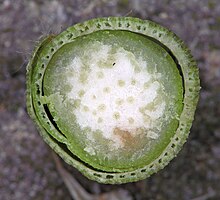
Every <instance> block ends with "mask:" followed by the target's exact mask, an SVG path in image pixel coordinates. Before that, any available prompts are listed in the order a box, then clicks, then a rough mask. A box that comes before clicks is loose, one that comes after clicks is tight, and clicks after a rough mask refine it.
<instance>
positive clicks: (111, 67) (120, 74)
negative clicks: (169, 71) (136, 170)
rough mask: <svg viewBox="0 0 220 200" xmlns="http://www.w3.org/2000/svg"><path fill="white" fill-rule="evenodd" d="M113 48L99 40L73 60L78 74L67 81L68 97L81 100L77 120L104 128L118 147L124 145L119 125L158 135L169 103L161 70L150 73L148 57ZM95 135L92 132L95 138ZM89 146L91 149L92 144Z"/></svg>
mask: <svg viewBox="0 0 220 200" xmlns="http://www.w3.org/2000/svg"><path fill="white" fill-rule="evenodd" d="M94 45H96V46H97V44H94ZM113 50H114V49H113V47H112V46H110V45H103V44H102V45H100V44H99V48H98V49H97V48H96V50H94V51H88V52H84V54H83V55H81V56H80V57H75V58H74V59H73V60H72V63H71V68H72V70H73V71H74V75H73V76H71V77H69V78H68V80H67V81H68V83H69V84H71V85H72V86H73V87H72V90H71V92H69V93H68V98H70V99H73V100H75V101H76V102H77V104H76V105H77V106H76V107H74V109H73V112H74V115H75V117H76V120H77V123H78V124H79V125H80V127H81V128H87V127H89V128H91V130H92V131H97V130H100V131H101V132H102V134H103V137H104V138H106V139H110V140H112V141H113V144H114V147H115V148H120V147H123V145H124V143H123V141H122V140H121V139H120V137H118V135H117V134H115V130H116V129H117V130H122V131H128V132H129V133H130V134H138V133H139V131H137V130H140V129H144V130H148V131H146V134H148V135H147V136H148V137H150V138H152V139H156V138H157V137H158V133H156V132H154V131H152V130H153V128H154V126H156V122H155V121H157V120H158V119H159V118H160V117H162V116H163V113H164V110H165V106H166V104H165V101H163V100H161V99H162V98H161V97H160V98H159V96H160V95H161V94H159V90H160V91H161V90H162V86H161V84H160V83H159V82H158V80H159V78H160V74H156V73H154V74H150V73H149V72H148V71H147V61H144V60H142V59H141V58H136V57H135V56H134V54H132V53H131V52H128V51H126V50H124V49H123V48H118V49H116V50H114V51H113ZM88 57H89V62H88ZM86 60H87V61H86ZM88 65H89V66H88ZM153 102H156V106H155V104H154V103H153ZM91 137H92V135H88V138H90V139H91V140H92V138H91ZM85 150H86V151H89V152H90V153H91V148H86V149H85Z"/></svg>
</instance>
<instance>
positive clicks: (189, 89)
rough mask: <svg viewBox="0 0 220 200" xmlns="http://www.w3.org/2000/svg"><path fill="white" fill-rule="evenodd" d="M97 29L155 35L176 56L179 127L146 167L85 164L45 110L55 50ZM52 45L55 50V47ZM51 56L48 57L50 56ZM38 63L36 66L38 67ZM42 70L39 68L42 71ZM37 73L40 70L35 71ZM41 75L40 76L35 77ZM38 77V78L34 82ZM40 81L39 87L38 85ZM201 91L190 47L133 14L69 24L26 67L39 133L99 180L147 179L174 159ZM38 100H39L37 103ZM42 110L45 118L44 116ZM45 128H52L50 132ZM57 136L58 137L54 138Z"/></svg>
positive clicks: (30, 103)
mask: <svg viewBox="0 0 220 200" xmlns="http://www.w3.org/2000/svg"><path fill="white" fill-rule="evenodd" d="M97 30H128V31H132V32H135V33H140V34H144V35H147V36H149V37H152V38H154V39H156V40H157V41H159V42H160V43H162V44H163V45H164V46H166V47H167V48H168V49H169V50H170V51H171V52H172V54H173V55H174V56H175V58H176V59H177V61H178V63H179V65H180V66H181V70H182V73H183V77H184V88H185V93H184V100H183V103H184V107H183V111H182V114H181V116H180V122H179V127H178V128H177V130H176V133H175V135H174V136H173V137H172V138H171V140H170V143H169V144H168V145H167V147H166V148H165V149H164V150H163V152H162V153H161V154H160V156H158V157H157V159H155V160H154V161H153V162H151V163H149V164H148V165H146V166H145V167H142V168H140V169H137V170H133V171H129V172H117V173H116V172H115V173H114V172H113V173H111V172H108V173H106V172H102V171H98V170H96V169H94V168H92V167H89V166H87V165H85V164H84V163H83V162H81V161H79V160H78V159H77V158H75V157H74V156H73V155H72V154H71V153H70V152H69V151H67V150H66V148H65V147H64V146H63V145H62V143H64V144H68V141H67V139H66V137H65V136H64V135H63V134H61V133H59V132H58V131H56V129H55V127H54V126H53V124H52V123H51V122H50V121H49V118H48V117H47V116H46V113H45V112H44V108H43V104H42V101H43V100H42V99H41V98H40V96H41V95H42V90H41V84H42V83H41V80H42V75H40V73H41V74H43V73H44V70H45V67H42V66H41V64H44V66H47V63H48V62H49V60H50V58H51V56H52V55H53V53H54V52H55V51H56V50H57V49H59V48H60V47H61V46H62V45H63V44H65V43H68V42H71V40H72V39H73V38H76V37H78V36H82V35H86V34H89V33H91V32H93V31H97ZM52 48H53V49H54V50H52ZM47 56H49V58H47ZM35 65H36V66H35ZM39 69H40V70H39ZM36 72H38V73H36ZM35 76H38V77H35ZM33 80H38V81H33ZM36 84H38V86H36ZM199 90H200V82H199V74H198V68H197V66H196V63H195V61H194V60H193V58H192V56H191V54H190V52H189V50H188V49H187V48H186V47H185V45H184V44H183V42H182V41H181V40H180V39H179V38H178V37H177V36H176V35H175V34H173V33H172V32H170V31H169V30H167V29H165V28H164V27H161V26H160V25H158V24H155V23H153V22H151V21H146V20H145V21H143V20H140V19H136V18H130V17H110V18H100V19H94V20H90V21H87V22H85V23H83V24H77V25H75V26H73V27H70V28H69V29H67V30H66V31H64V32H63V33H61V34H60V35H58V36H57V37H56V39H55V40H51V37H50V36H49V37H47V38H45V39H44V40H43V41H42V42H41V43H40V44H39V46H38V47H37V48H36V49H35V52H34V54H33V57H32V59H31V61H30V62H29V64H28V66H27V108H28V112H29V114H30V116H31V118H32V119H33V120H34V121H35V123H36V124H37V127H38V129H39V132H40V134H41V135H42V137H43V138H44V140H45V141H46V142H47V143H48V144H49V145H50V146H51V148H53V149H54V151H56V152H57V153H58V154H59V155H60V156H61V157H62V158H63V159H64V160H65V161H66V162H67V163H69V164H71V165H72V166H74V167H76V168H77V169H78V170H79V171H81V172H82V173H83V174H84V175H85V176H87V177H88V178H90V179H92V180H96V181H98V182H100V183H110V184H116V183H126V182H133V181H138V180H141V179H145V178H146V177H148V176H150V175H151V174H153V173H155V172H157V171H159V170H160V169H162V168H163V167H165V166H166V165H167V164H168V163H169V161H170V160H171V159H173V158H174V157H175V156H176V154H177V153H178V152H179V151H180V149H181V148H182V146H183V144H184V143H185V141H186V139H187V137H188V134H189V130H190V127H191V124H192V121H193V118H194V112H195V109H196V105H197V102H198V97H199ZM38 101H39V103H38ZM42 112H44V114H43V115H45V117H44V118H43V117H42ZM46 130H49V131H48V132H47V131H46ZM55 138H56V139H55Z"/></svg>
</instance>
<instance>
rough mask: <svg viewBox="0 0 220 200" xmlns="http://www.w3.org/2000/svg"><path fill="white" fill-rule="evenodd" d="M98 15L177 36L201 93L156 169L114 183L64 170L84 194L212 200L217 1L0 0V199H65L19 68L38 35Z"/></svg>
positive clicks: (215, 185) (218, 103) (218, 188)
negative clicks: (145, 23) (181, 138)
mask: <svg viewBox="0 0 220 200" xmlns="http://www.w3.org/2000/svg"><path fill="white" fill-rule="evenodd" d="M101 16H135V17H140V18H142V19H150V20H154V21H155V22H158V23H160V24H162V25H164V26H166V27H168V28H169V29H171V30H172V31H174V32H175V33H176V34H177V35H179V36H180V37H181V38H182V39H183V40H184V41H185V42H186V44H187V45H188V46H189V48H190V49H191V51H192V54H193V55H194V57H195V59H196V60H197V62H198V66H199V68H200V76H201V85H202V91H201V97H200V102H199V106H198V109H197V112H196V116H195V121H194V124H193V128H192V130H191V134H190V137H189V140H188V142H187V143H186V145H185V146H184V148H183V150H182V151H181V152H180V153H179V155H178V156H177V157H176V158H175V159H174V160H173V161H172V162H171V163H170V164H169V166H167V167H166V168H165V169H164V170H162V171H160V172H159V173H157V174H155V175H153V176H152V177H150V178H148V179H147V180H144V181H140V182H136V183H131V184H125V185H119V186H109V185H101V184H98V183H95V182H92V181H89V180H87V179H86V178H84V177H83V176H82V175H81V174H79V173H78V172H77V171H76V170H73V169H72V171H73V172H72V173H73V174H75V177H76V178H77V179H78V180H79V182H80V183H81V184H82V185H83V186H84V187H85V188H86V189H87V191H89V192H91V193H100V192H106V191H112V190H114V189H117V188H123V189H125V190H127V191H128V192H129V193H130V195H132V197H133V199H136V200H141V199H146V200H148V199H149V200H160V199H161V200H176V199H179V200H188V199H190V200H208V199H209V200H219V199H220V1H219V0H176V1H174V0H173V1H172V0H157V1H155V0H109V1H107V0H105V1H104V0H94V1H89V0H64V1H58V0H50V1H44V0H36V1H33V0H0V200H29V199H31V200H32V199H34V200H50V199H53V200H61V199H65V200H70V199H71V197H70V195H69V193H68V191H67V189H66V188H65V186H64V183H63V181H62V179H61V178H60V176H59V174H58V173H57V171H56V168H55V165H54V162H53V159H52V156H51V152H50V149H49V147H48V146H47V145H46V144H45V143H44V142H43V140H42V138H41V137H40V136H39V134H38V133H37V131H36V129H35V127H34V125H33V123H32V121H31V120H30V118H29V117H28V115H27V112H26V106H25V66H26V64H27V61H28V58H29V56H30V54H31V51H32V49H33V47H34V45H35V44H36V41H37V40H38V39H39V37H40V36H41V35H47V34H50V33H59V32H60V31H62V30H63V29H65V28H66V27H68V26H70V25H73V24H75V23H77V22H81V21H84V20H87V19H90V18H93V17H101Z"/></svg>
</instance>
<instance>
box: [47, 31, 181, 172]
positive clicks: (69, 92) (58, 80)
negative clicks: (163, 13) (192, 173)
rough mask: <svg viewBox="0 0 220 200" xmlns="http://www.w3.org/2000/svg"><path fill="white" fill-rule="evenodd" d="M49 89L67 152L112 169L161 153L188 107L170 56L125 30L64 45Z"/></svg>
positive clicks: (54, 60) (49, 68)
mask: <svg viewBox="0 0 220 200" xmlns="http://www.w3.org/2000/svg"><path fill="white" fill-rule="evenodd" d="M43 89H44V95H45V97H44V98H43V101H44V103H45V104H47V105H48V106H49V110H50V112H51V114H52V116H53V118H54V121H55V122H56V124H57V126H58V127H59V130H60V131H61V132H62V133H63V134H64V135H65V136H66V137H67V138H68V141H69V145H68V148H69V150H70V151H71V152H72V153H73V154H75V155H76V156H78V157H79V158H80V159H81V160H82V161H84V162H87V163H88V164H90V165H92V166H93V167H95V168H98V169H102V170H107V171H111V170H113V169H114V170H117V169H118V170H122V171H123V170H126V169H129V170H130V169H135V168H138V167H139V166H143V165H145V164H147V163H148V162H150V161H151V160H152V159H154V158H156V157H157V156H158V155H159V153H160V152H161V151H162V150H163V148H165V146H166V144H167V143H168V142H169V138H170V137H171V136H172V135H173V134H174V133H175V130H176V128H177V126H178V118H179V115H180V113H181V110H182V96H183V88H182V79H181V76H180V75H179V71H178V69H177V66H176V64H175V62H174V61H173V59H172V58H171V56H170V55H169V54H168V53H167V52H166V50H164V49H163V48H162V47H161V46H160V45H158V44H156V43H155V42H153V41H151V40H150V39H149V38H147V37H144V36H141V35H138V34H134V33H130V32H127V31H99V32H95V33H92V34H90V35H87V36H84V37H81V38H78V39H75V41H73V42H71V43H70V44H66V45H64V47H62V48H61V49H60V50H59V51H58V52H56V54H55V55H54V56H53V58H52V59H51V61H50V63H49V65H48V66H47V70H46V73H45V76H44V83H43Z"/></svg>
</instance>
